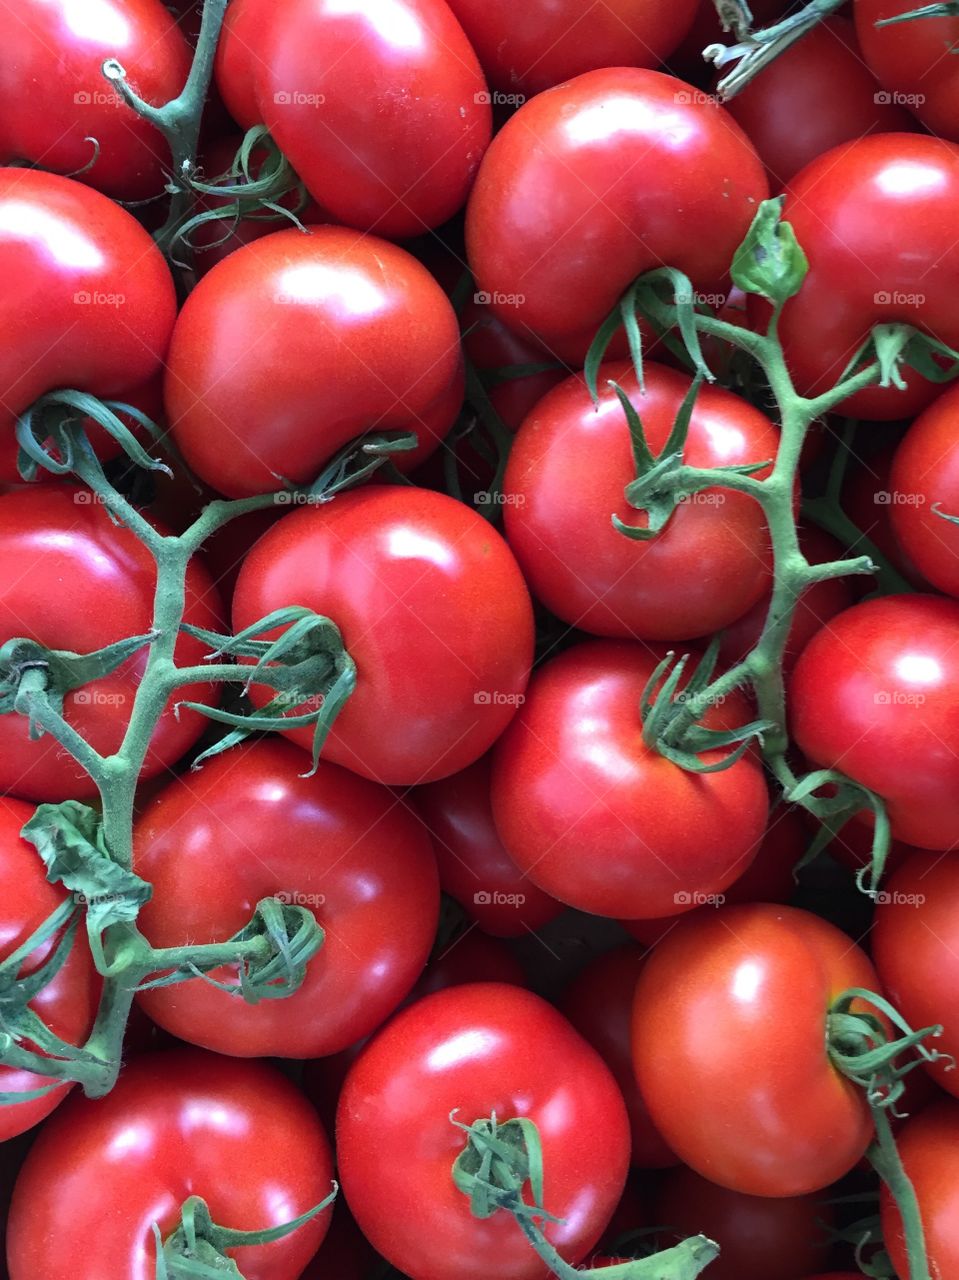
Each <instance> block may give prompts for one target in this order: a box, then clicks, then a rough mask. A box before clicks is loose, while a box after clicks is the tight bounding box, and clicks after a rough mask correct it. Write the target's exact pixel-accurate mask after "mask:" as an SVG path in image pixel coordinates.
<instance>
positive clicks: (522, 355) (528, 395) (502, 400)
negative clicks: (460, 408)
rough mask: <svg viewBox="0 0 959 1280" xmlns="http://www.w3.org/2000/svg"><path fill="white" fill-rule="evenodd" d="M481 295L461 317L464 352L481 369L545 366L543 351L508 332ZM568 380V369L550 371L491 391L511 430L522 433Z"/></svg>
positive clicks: (493, 401) (498, 385)
mask: <svg viewBox="0 0 959 1280" xmlns="http://www.w3.org/2000/svg"><path fill="white" fill-rule="evenodd" d="M484 297H485V295H484V294H482V293H477V294H475V295H474V300H473V301H472V302H468V303H467V304H466V306H465V307H464V308H463V310H462V312H461V313H460V324H461V326H462V329H463V348H464V350H465V351H466V354H467V355H468V356H469V358H470V359H471V360H472V361H473V363H474V365H476V367H477V369H503V368H506V367H508V366H509V365H524V364H542V363H543V362H544V357H543V351H542V349H541V348H540V347H539V346H537V345H535V344H534V343H532V342H530V341H529V340H528V339H526V340H524V339H523V337H522V336H521V335H520V334H517V333H513V332H512V331H511V330H510V329H507V327H506V325H504V324H503V322H502V320H500V319H499V318H498V317H497V316H496V315H494V313H493V312H492V310H491V309H490V306H489V303H488V302H486V301H484V300H483V299H484ZM477 299H478V301H477ZM565 377H566V371H565V369H562V368H559V367H557V368H556V369H547V370H545V371H544V372H543V373H534V374H531V375H530V376H529V377H528V378H508V379H507V380H506V381H504V382H499V383H497V384H496V385H494V386H491V387H490V389H489V398H490V401H491V402H492V405H493V408H494V409H495V410H496V412H497V413H498V414H499V416H500V417H501V418H502V420H503V422H504V423H505V424H506V426H507V427H509V429H510V431H518V430H519V428H520V426H521V424H522V422H523V419H524V418H525V417H526V415H527V414H528V413H529V412H530V410H531V409H532V408H533V406H534V405H536V404H538V403H539V401H540V400H542V398H543V396H545V395H546V392H547V391H552V389H553V387H555V386H556V384H557V383H559V382H562V381H563V379H564V378H565Z"/></svg>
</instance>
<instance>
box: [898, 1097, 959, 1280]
mask: <svg viewBox="0 0 959 1280" xmlns="http://www.w3.org/2000/svg"><path fill="white" fill-rule="evenodd" d="M896 1145H897V1146H898V1148H899V1155H900V1157H901V1158H902V1162H903V1164H904V1165H905V1169H906V1175H907V1177H908V1178H909V1181H910V1182H911V1183H912V1185H913V1189H914V1190H915V1193H916V1199H917V1200H918V1202H919V1213H920V1216H921V1218H922V1225H923V1228H924V1230H925V1237H926V1256H927V1258H928V1260H929V1272H930V1274H931V1275H932V1276H934V1277H935V1278H936V1280H939V1278H940V1277H942V1280H946V1277H947V1276H955V1275H959V1230H957V1223H959V1103H957V1102H956V1101H955V1100H954V1099H952V1098H943V1099H942V1101H941V1102H937V1103H935V1104H934V1105H933V1106H931V1107H928V1108H927V1109H926V1110H925V1111H923V1112H922V1114H921V1115H918V1116H916V1117H915V1118H914V1119H912V1120H910V1121H908V1123H907V1124H904V1125H903V1127H902V1129H900V1131H899V1133H898V1134H897V1136H896ZM880 1204H881V1208H882V1234H883V1239H884V1240H885V1243H886V1248H887V1249H888V1251H889V1256H890V1258H891V1259H892V1264H893V1266H894V1267H895V1268H896V1271H897V1273H898V1274H899V1275H901V1276H907V1275H908V1274H909V1261H908V1258H907V1256H906V1247H905V1242H904V1241H903V1237H902V1220H901V1218H900V1216H899V1210H898V1209H897V1207H896V1203H895V1201H894V1200H893V1198H892V1196H891V1195H890V1194H889V1192H888V1191H887V1189H886V1188H885V1187H883V1188H882V1189H881V1191H880Z"/></svg>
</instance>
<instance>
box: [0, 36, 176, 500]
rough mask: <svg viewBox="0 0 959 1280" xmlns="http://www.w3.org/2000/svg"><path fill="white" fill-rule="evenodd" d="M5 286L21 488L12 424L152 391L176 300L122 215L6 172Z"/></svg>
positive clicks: (0, 270)
mask: <svg viewBox="0 0 959 1280" xmlns="http://www.w3.org/2000/svg"><path fill="white" fill-rule="evenodd" d="M6 12H7V13H8V15H9V11H6ZM0 21H3V20H2V19H0ZM13 21H14V22H16V21H19V19H16V18H15V19H13ZM34 114H35V115H36V114H39V115H42V114H43V113H42V112H40V113H37V112H36V111H35V110H34ZM0 281H2V282H3V283H2V287H0V329H2V330H3V333H4V342H3V350H2V353H0V403H2V406H3V410H2V414H0V429H2V432H3V435H2V440H3V443H2V452H0V481H2V482H4V483H6V484H16V483H17V482H18V481H19V479H20V475H19V472H18V471H17V449H16V443H15V441H14V439H13V425H14V420H15V419H16V418H17V417H18V416H19V415H20V414H21V413H23V411H24V410H25V409H27V408H28V407H29V406H30V405H31V404H32V403H33V402H34V400H36V399H38V397H40V396H41V395H43V394H44V393H45V392H47V391H55V390H60V389H62V388H70V389H72V390H76V391H89V392H92V393H93V394H94V395H97V396H103V397H106V398H108V399H109V398H113V399H116V398H122V395H123V393H124V392H126V391H128V390H130V388H132V387H136V386H138V385H139V384H141V383H143V382H145V381H146V380H147V379H148V378H149V377H150V376H151V375H152V374H154V373H155V372H156V371H157V369H159V367H160V365H161V363H162V361H163V357H164V355H165V354H166V349H167V344H168V343H169V341H170V333H171V331H172V329H173V321H174V317H175V315H176V298H175V295H174V289H173V280H172V278H171V276H170V272H169V270H168V268H167V265H166V263H165V262H164V261H163V258H162V256H161V254H160V251H159V249H157V247H156V245H155V244H154V243H153V241H152V240H151V239H150V237H149V235H148V234H147V233H146V232H145V231H144V230H143V228H142V227H141V226H140V224H139V223H138V222H137V221H136V220H135V219H134V218H133V217H132V216H131V215H130V214H129V213H127V211H126V210H125V209H121V208H120V207H119V206H118V205H116V204H114V203H113V201H112V200H108V199H107V198H106V197H105V196H102V195H100V194H99V193H98V192H96V191H93V190H91V188H90V187H84V186H82V185H81V184H80V183H79V182H71V181H70V180H69V179H68V178H59V177H57V176H55V175H54V174H52V173H41V172H40V171H39V170H36V169H0ZM114 451H115V450H114Z"/></svg>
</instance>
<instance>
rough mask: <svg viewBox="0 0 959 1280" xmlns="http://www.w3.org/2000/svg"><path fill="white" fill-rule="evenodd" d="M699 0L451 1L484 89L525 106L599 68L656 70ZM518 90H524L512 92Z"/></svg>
mask: <svg viewBox="0 0 959 1280" xmlns="http://www.w3.org/2000/svg"><path fill="white" fill-rule="evenodd" d="M696 3H697V0H679V2H678V3H675V4H670V3H669V0H611V2H610V3H608V4H607V3H604V4H601V5H596V6H594V7H593V8H591V9H584V8H583V6H582V4H581V3H579V2H578V0H531V3H528V4H525V5H523V6H522V7H517V6H516V5H515V4H511V3H510V0H449V4H450V8H451V9H452V10H453V12H454V13H455V14H456V16H457V17H458V18H459V20H460V22H461V23H462V24H463V28H464V30H465V31H466V34H467V35H468V36H469V38H470V40H471V41H472V44H473V48H474V49H475V50H476V52H477V53H478V54H479V59H480V62H481V63H482V64H483V70H484V71H485V72H486V74H487V76H488V77H489V81H490V84H492V85H495V86H496V87H497V88H499V89H503V90H505V91H506V92H505V93H504V94H503V95H501V96H502V97H503V98H505V99H507V100H509V99H510V97H511V96H514V95H515V96H516V97H518V100H519V101H520V102H523V101H525V98H524V94H525V95H530V94H534V93H540V92H541V91H542V90H543V89H550V88H552V86H553V85H556V84H559V83H560V82H561V81H562V80H571V79H572V77H573V76H578V75H581V74H582V73H583V72H584V71H593V70H596V69H598V68H600V67H655V66H658V64H659V63H660V62H663V61H664V60H665V58H666V57H667V55H669V54H670V53H672V51H673V50H674V49H675V48H676V46H677V45H678V44H679V42H680V40H682V38H683V36H684V35H685V34H686V32H687V30H688V28H689V25H690V23H691V22H692V20H693V15H694V14H695V11H696ZM517 90H522V92H521V93H517Z"/></svg>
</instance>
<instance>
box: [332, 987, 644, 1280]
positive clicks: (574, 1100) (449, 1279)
mask: <svg viewBox="0 0 959 1280" xmlns="http://www.w3.org/2000/svg"><path fill="white" fill-rule="evenodd" d="M454 1110H455V1111H456V1113H457V1117H456V1118H457V1119H458V1120H460V1121H461V1122H462V1123H464V1124H470V1123H472V1122H473V1121H474V1120H477V1119H481V1118H484V1117H488V1116H490V1115H491V1114H492V1113H494V1112H495V1113H496V1118H497V1120H498V1121H499V1122H500V1123H505V1122H506V1121H508V1120H511V1119H514V1118H516V1117H523V1116H525V1117H528V1118H529V1119H531V1120H532V1121H533V1122H534V1123H535V1124H536V1125H537V1127H538V1129H539V1133H540V1138H541V1139H542V1149H543V1166H544V1171H545V1176H544V1181H545V1208H546V1209H547V1210H549V1212H550V1213H553V1214H556V1215H557V1216H558V1217H560V1218H562V1219H563V1222H562V1223H550V1224H549V1225H548V1226H546V1227H545V1233H546V1236H547V1237H548V1239H549V1240H550V1241H551V1243H552V1244H553V1245H554V1246H555V1248H556V1249H558V1251H559V1252H560V1253H561V1254H562V1256H563V1257H564V1258H565V1259H566V1260H567V1261H570V1262H576V1261H578V1260H579V1259H580V1258H583V1257H584V1256H585V1255H586V1254H587V1253H588V1252H589V1250H590V1249H591V1248H592V1246H593V1245H594V1244H595V1242H596V1240H597V1239H598V1238H599V1236H600V1234H601V1233H602V1230H603V1228H604V1226H605V1225H606V1223H607V1221H608V1220H609V1218H610V1216H611V1215H612V1212H613V1210H614V1208H615V1207H616V1203H617V1201H618V1199H619V1196H620V1193H621V1192H622V1189H623V1184H624V1182H625V1179H626V1170H627V1168H628V1164H629V1122H628V1120H627V1117H626V1109H625V1107H624V1105H623V1100H622V1097H621V1095H620V1092H619V1090H618V1088H617V1087H616V1083H615V1081H614V1080H613V1077H612V1076H611V1074H610V1073H609V1070H608V1069H607V1068H606V1066H605V1065H604V1064H603V1062H602V1060H601V1059H600V1057H599V1056H598V1055H597V1054H596V1053H595V1052H594V1050H593V1049H591V1048H590V1047H589V1045H587V1044H586V1042H585V1041H584V1040H583V1039H582V1038H581V1037H580V1036H579V1035H578V1034H577V1033H576V1032H575V1031H574V1030H573V1028H572V1027H571V1026H570V1025H569V1023H568V1022H567V1021H566V1019H565V1018H563V1017H561V1015H560V1014H558V1013H557V1012H556V1010H555V1009H553V1008H552V1007H551V1006H550V1005H548V1004H546V1003H545V1001H543V1000H540V999H539V997H538V996H534V995H532V994H531V993H530V992H528V991H522V990H520V989H519V988H518V987H511V986H505V985H498V984H496V983H477V984H475V985H473V986H467V987H457V988H455V989H453V990H449V991H440V992H438V993H437V994H436V995H433V996H428V997H427V998H426V999H425V1000H421V1001H419V1002H418V1003H417V1004H415V1005H414V1006H413V1007H412V1008H410V1009H406V1010H404V1011H403V1013H401V1014H400V1015H399V1016H398V1017H396V1018H395V1019H394V1020H393V1021H392V1022H391V1023H390V1024H389V1026H388V1027H386V1028H384V1030H383V1031H382V1032H381V1033H380V1035H378V1036H377V1037H376V1039H375V1040H373V1041H372V1042H371V1044H370V1046H369V1047H368V1048H367V1049H366V1051H365V1052H364V1053H363V1055H362V1056H361V1057H360V1058H359V1059H358V1061H357V1062H356V1064H355V1065H354V1067H353V1069H352V1070H351V1071H350V1074H349V1075H348V1076H347V1079H346V1084H345V1085H344V1087H343V1093H342V1096H341V1098H340V1105H339V1109H338V1112H337V1154H338V1157H339V1169H340V1175H341V1178H342V1183H343V1190H344V1193H345V1195H346V1198H347V1201H348V1202H349V1205H350V1208H351V1209H352V1210H353V1213H354V1215H355V1217H356V1220H357V1222H358V1223H359V1225H360V1228H361V1230H362V1231H363V1233H364V1235H365V1236H366V1237H367V1239H368V1240H369V1241H370V1243H371V1244H372V1245H373V1246H374V1248H376V1249H377V1250H378V1251H379V1252H380V1253H382V1254H383V1256H384V1257H385V1258H387V1259H388V1260H389V1261H390V1262H391V1263H393V1265H394V1266H396V1267H397V1268H399V1269H400V1270H401V1271H405V1272H408V1273H409V1274H411V1275H412V1276H417V1277H421V1278H422V1280H425V1277H426V1276H429V1280H488V1277H489V1276H490V1275H492V1274H496V1275H504V1276H507V1275H508V1276H510V1277H511V1278H512V1280H540V1277H542V1276H545V1274H546V1268H545V1266H544V1264H543V1263H542V1262H541V1261H540V1259H539V1257H538V1256H537V1255H536V1254H535V1253H534V1252H533V1250H532V1248H531V1247H530V1245H529V1243H528V1242H527V1240H526V1238H525V1236H524V1235H523V1233H522V1232H521V1231H520V1230H519V1229H518V1227H517V1224H516V1222H515V1221H514V1219H513V1218H512V1216H511V1215H510V1214H508V1213H505V1212H499V1213H496V1214H494V1215H493V1216H492V1217H491V1218H489V1219H486V1220H482V1219H479V1218H475V1217H474V1216H473V1214H472V1212H471V1210H470V1203H469V1199H468V1198H467V1197H466V1196H465V1195H464V1194H463V1193H462V1192H461V1191H459V1190H458V1189H457V1188H456V1186H455V1185H454V1183H453V1178H452V1166H453V1162H454V1161H455V1160H456V1158H457V1156H458V1155H459V1153H460V1152H461V1151H462V1149H463V1147H464V1145H465V1144H464V1135H463V1133H462V1131H461V1130H459V1129H456V1128H455V1127H454V1126H453V1124H451V1123H450V1113H451V1112H452V1111H454ZM411 1139H412V1140H411ZM397 1162H400V1163H401V1165H402V1169H403V1177H402V1178H398V1177H397V1176H396V1169H397V1167H398V1165H397Z"/></svg>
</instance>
